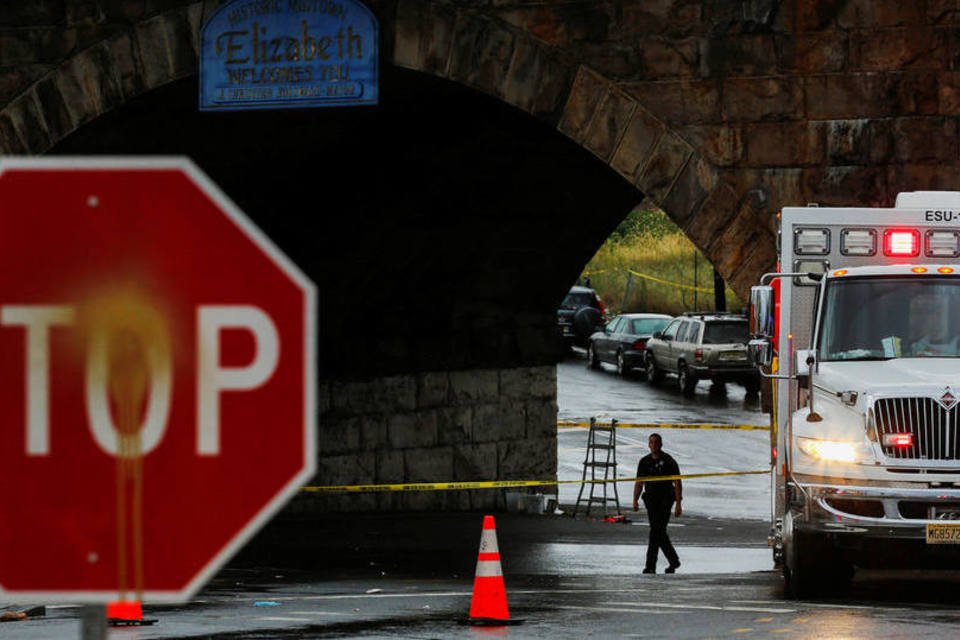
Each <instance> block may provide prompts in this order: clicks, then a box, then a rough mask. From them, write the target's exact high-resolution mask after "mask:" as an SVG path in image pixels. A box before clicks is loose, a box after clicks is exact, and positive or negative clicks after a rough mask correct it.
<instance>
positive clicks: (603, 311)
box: [597, 296, 607, 318]
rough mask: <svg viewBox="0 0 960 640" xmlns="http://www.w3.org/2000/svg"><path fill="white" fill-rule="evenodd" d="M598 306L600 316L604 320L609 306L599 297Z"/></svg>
mask: <svg viewBox="0 0 960 640" xmlns="http://www.w3.org/2000/svg"><path fill="white" fill-rule="evenodd" d="M597 304H598V305H599V306H600V315H601V316H603V317H604V318H606V317H607V305H605V304H603V300H602V299H601V298H600V296H597Z"/></svg>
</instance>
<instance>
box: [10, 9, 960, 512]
mask: <svg viewBox="0 0 960 640" xmlns="http://www.w3.org/2000/svg"><path fill="white" fill-rule="evenodd" d="M219 4H220V2H219V1H218V0H48V1H45V2H33V1H28V0H13V1H11V2H4V3H0V153H4V154H42V153H46V152H48V151H50V150H51V149H54V148H55V147H56V145H57V144H58V143H61V142H62V141H64V140H65V139H67V138H68V137H69V136H71V134H74V133H76V132H82V131H83V130H84V128H85V127H90V126H91V125H92V124H93V123H95V122H96V121H97V120H98V119H99V118H101V117H102V116H105V115H108V114H110V113H112V112H115V111H117V110H120V109H122V108H124V106H125V105H128V104H130V103H131V102H134V101H137V100H141V99H149V97H150V96H151V95H158V93H157V92H158V91H160V90H162V89H163V88H164V87H167V86H170V85H175V84H177V83H178V82H183V81H184V80H188V79H190V78H192V77H194V76H195V75H196V73H197V64H198V34H199V31H200V27H201V25H202V24H203V21H204V18H205V16H208V15H209V14H210V13H211V12H212V11H213V10H214V9H215V8H216V7H217V6H219ZM368 4H369V6H370V7H371V9H372V10H373V11H374V12H375V13H376V15H377V16H378V18H379V20H380V33H381V43H380V48H381V55H382V60H381V62H382V66H392V67H393V68H396V69H406V70H413V71H416V72H420V73H422V74H428V75H430V76H435V77H437V78H440V79H444V80H445V81H450V82H452V83H456V84H457V85H461V86H465V87H469V88H470V89H473V90H477V91H480V92H482V93H484V94H486V95H488V96H492V97H493V98H495V99H496V100H499V101H501V102H502V103H505V104H507V105H509V106H510V107H511V108H514V109H515V110H516V111H517V112H518V113H521V114H525V117H530V118H531V119H530V122H531V126H533V125H534V124H535V125H537V126H541V125H544V124H545V125H547V126H548V127H549V128H550V130H551V132H553V131H555V132H558V135H560V136H564V137H565V138H566V139H569V140H571V141H573V143H575V145H579V148H578V149H577V151H578V152H579V151H580V149H582V150H584V154H590V156H591V157H594V158H597V159H598V161H599V162H600V163H602V164H603V165H604V166H603V167H602V168H603V169H604V170H606V169H609V173H610V175H611V176H614V178H615V179H617V180H622V181H623V182H622V184H623V185H626V186H627V187H628V188H629V189H631V190H635V192H636V201H637V202H639V201H640V200H641V199H642V198H647V199H649V200H650V201H651V202H653V203H655V204H657V205H659V206H660V207H662V208H663V209H664V210H665V211H666V212H667V213H668V214H669V215H670V216H671V217H672V218H673V220H675V221H676V222H677V224H678V225H680V226H681V228H683V230H684V231H685V232H686V233H687V235H688V236H689V237H690V238H691V239H692V240H693V242H694V243H696V244H697V245H698V246H699V247H700V248H701V249H702V250H703V251H704V252H705V254H706V255H707V256H708V257H709V258H710V260H711V261H712V262H713V263H714V264H715V265H716V267H717V269H718V270H719V271H720V273H721V274H722V275H723V276H724V278H725V279H726V280H727V281H728V282H729V283H730V284H731V286H732V287H733V289H734V290H735V291H736V292H737V293H738V294H739V295H740V296H741V297H744V296H745V295H746V294H747V292H748V290H749V287H750V285H751V284H753V283H755V282H756V281H757V279H758V277H759V275H760V274H762V273H763V272H765V271H767V270H769V269H770V268H771V267H772V266H773V262H774V247H775V232H776V229H775V219H776V217H775V216H776V212H777V211H778V210H779V209H780V208H781V207H782V206H785V205H793V204H802V203H806V202H819V203H822V204H831V205H850V204H871V205H888V204H890V203H892V202H893V199H894V198H895V195H896V193H897V192H899V191H906V190H918V189H953V190H956V189H960V127H958V124H957V114H958V112H960V39H958V37H957V34H958V28H960V0H914V1H912V2H893V1H879V0H563V1H560V0H535V1H534V0H480V1H477V2H466V1H463V0H370V1H369V3H368ZM158 99H160V100H162V99H163V98H158ZM161 106H162V105H161ZM278 117H282V115H281V116H278ZM473 124H474V123H471V122H470V121H465V122H464V123H463V125H462V126H463V127H465V128H469V127H471V126H473ZM632 194H633V191H631V195H632ZM501 213H502V212H501ZM591 213H592V215H591V217H590V222H589V224H592V225H594V226H593V227H591V230H590V233H588V234H581V236H582V238H583V239H582V240H581V241H580V243H579V244H577V243H575V242H573V243H570V246H568V247H566V248H567V249H568V250H566V252H565V253H563V256H562V260H561V259H560V258H551V257H550V255H549V254H548V253H547V252H546V249H545V248H543V246H544V245H534V244H533V241H532V240H529V238H531V237H533V236H534V235H535V234H536V232H537V230H538V229H539V228H540V227H542V224H541V221H540V219H536V221H535V222H534V223H531V222H530V221H529V220H526V219H525V218H524V215H525V213H524V211H523V210H522V208H518V210H517V211H516V212H513V211H509V212H507V214H506V215H503V216H502V217H501V218H498V219H497V222H496V224H497V225H498V226H502V227H503V233H504V235H505V236H506V237H508V238H510V239H511V242H513V243H515V246H511V249H515V250H514V251H513V253H509V254H505V255H507V256H508V257H510V256H513V257H514V261H513V262H510V261H509V260H506V259H501V257H500V256H499V255H497V256H495V257H494V258H488V262H487V263H485V265H484V273H483V274H482V275H477V276H476V279H477V280H480V279H482V280H483V283H481V284H483V287H481V288H482V289H484V290H485V291H489V292H490V293H489V300H485V302H486V303H487V304H486V305H485V307H484V308H485V309H492V310H493V312H492V313H491V315H490V317H489V318H485V319H484V320H483V322H484V324H483V326H479V325H477V324H476V323H475V324H474V325H470V324H469V323H467V322H466V320H464V319H465V318H466V319H468V320H470V321H473V320H475V316H476V314H471V313H467V312H464V311H463V310H465V309H466V310H469V309H470V308H471V304H474V301H473V300H472V299H466V297H465V298H464V299H463V300H454V303H452V304H451V305H450V308H451V309H456V310H458V311H457V312H456V313H454V312H451V314H450V316H451V317H450V318H441V320H444V321H445V322H446V325H443V323H441V326H454V325H456V323H457V322H461V321H463V322H464V323H465V324H464V326H465V327H466V328H465V329H463V331H462V335H461V336H459V337H458V340H460V342H461V343H463V344H477V345H479V346H478V347H477V348H476V350H475V351H473V352H465V351H462V350H460V351H458V350H456V349H455V348H453V347H452V345H453V342H452V339H451V338H449V337H448V336H446V335H445V334H443V332H439V333H440V334H441V335H439V337H438V335H437V333H433V334H429V335H426V336H414V337H415V338H419V339H423V342H422V343H418V342H416V340H414V339H413V338H411V336H408V335H405V334H404V335H399V336H390V338H391V339H393V340H394V341H395V342H396V343H397V344H396V345H394V346H395V348H394V349H393V351H394V352H396V353H398V354H418V355H421V356H422V357H421V358H419V359H417V362H416V363H410V364H409V365H408V366H407V367H406V369H404V367H403V366H400V365H397V364H396V363H397V362H406V361H407V360H405V356H404V357H400V356H397V357H396V358H394V359H393V360H392V361H391V362H392V363H393V364H391V366H390V367H389V368H387V369H388V370H384V371H381V372H379V373H378V372H376V371H373V372H371V371H367V370H363V371H361V370H356V371H351V370H350V369H349V363H348V364H346V365H344V366H345V367H346V369H345V370H343V371H337V372H336V373H335V374H331V375H328V376H326V377H324V378H323V382H322V387H321V397H322V402H321V415H320V418H321V422H320V424H321V433H320V439H319V440H320V442H319V445H320V451H319V456H320V469H321V470H320V473H319V474H318V477H317V478H316V479H315V480H316V482H315V484H318V485H321V484H322V485H329V484H341V483H364V484H368V483H373V482H377V483H379V482H421V481H428V480H451V479H452V480H486V479H493V478H521V479H529V478H543V477H550V476H551V474H554V473H555V464H556V463H555V452H554V449H555V432H554V427H553V423H554V420H555V412H556V405H555V382H554V379H553V375H554V374H553V369H552V367H551V366H550V356H549V355H548V352H549V350H548V348H547V345H548V344H549V342H550V337H551V336H550V335H549V334H548V332H549V331H550V330H552V329H553V328H554V318H553V313H554V307H555V305H556V302H557V300H559V299H560V297H561V296H562V294H563V292H564V290H565V289H566V288H567V287H568V286H569V284H570V281H571V280H572V278H573V277H575V275H576V273H578V272H579V269H580V268H581V267H582V265H583V264H585V263H586V261H587V260H588V259H589V257H590V256H591V255H592V253H593V252H594V251H595V249H596V248H597V246H598V244H599V242H600V241H601V240H602V237H601V236H602V234H601V232H603V231H606V233H609V230H610V229H612V228H613V227H615V225H616V224H617V222H618V221H619V219H620V218H622V215H623V214H624V213H625V211H621V210H618V209H615V208H610V209H609V210H602V211H596V212H591ZM526 215H533V214H532V213H527V214H526ZM540 215H542V212H541V213H540ZM618 216H619V217H618ZM479 219H481V220H482V219H483V218H479ZM562 222H563V221H560V223H558V224H557V225H556V227H557V228H558V229H563V224H561V223H562ZM567 222H568V223H570V224H571V225H573V224H581V225H582V224H583V222H582V221H567ZM478 224H482V222H481V223H478ZM511 225H515V226H513V227H511ZM498 228H499V227H498ZM573 228H577V227H573ZM464 231H465V230H464V229H461V228H452V231H451V233H453V234H457V237H461V238H462V237H463V236H464V235H466V234H465V233H464ZM393 233H396V231H393ZM557 233H558V234H559V233H560V232H559V231H558V232H557ZM569 236H570V234H567V236H565V237H566V238H567V239H568V240H569ZM488 237H494V234H489V235H488ZM525 238H526V239H525ZM525 242H526V243H527V244H524V243H525ZM432 244H433V245H435V246H443V245H444V242H443V238H438V239H437V241H436V242H433V243H432ZM546 244H551V245H552V244H554V243H550V242H547V243H546ZM489 246H490V247H491V250H489V251H486V252H485V253H486V255H493V250H494V249H496V248H497V244H496V243H495V242H490V245H489ZM428 248H429V247H428ZM412 255H419V254H412ZM517 256H531V257H527V258H523V257H517ZM367 257H368V256H358V262H362V260H361V258H363V259H365V258H367ZM455 257H456V256H452V255H444V256H443V258H444V260H447V261H449V262H450V264H451V265H453V267H452V268H451V270H457V271H458V272H459V273H470V269H471V267H472V266H473V267H475V265H472V266H471V265H456V264H454V263H455ZM551 259H555V260H556V261H557V262H550V260H551ZM439 263H442V264H446V263H445V262H444V261H443V260H441V261H439ZM508 263H509V264H508ZM416 268H417V265H416V264H415V263H411V264H410V265H407V269H409V270H410V272H411V273H412V272H414V271H415V270H416ZM424 269H426V268H424ZM498 270H499V271H498ZM517 273H523V274H525V275H527V276H531V275H532V276H535V277H536V278H538V281H539V282H540V283H541V284H542V287H541V289H542V291H540V292H537V295H539V296H540V297H538V298H537V299H536V301H535V303H534V304H532V306H535V308H531V309H526V310H525V311H524V313H526V314H527V315H525V316H524V318H525V319H524V320H523V322H522V323H520V325H518V324H517V321H516V319H515V317H514V315H515V314H514V313H513V312H514V311H515V306H514V304H515V300H516V298H517V297H518V295H520V294H519V293H518V292H517V291H515V290H514V289H513V288H512V285H511V283H512V282H513V276H514V275H516V274H517ZM411 279H412V280H415V278H411ZM349 284H350V283H348V285H349ZM345 288H347V289H349V287H348V286H345ZM456 295H457V292H456V291H454V292H452V293H451V296H456ZM463 295H464V296H466V295H467V294H463ZM455 321H456V322H455ZM475 325H476V326H475ZM457 326H459V325H457ZM518 326H519V328H518ZM505 327H506V330H504V328H505ZM324 330H328V329H324V328H323V327H321V331H324ZM415 330H416V327H413V328H411V329H410V332H411V333H414V332H415ZM481 335H482V336H486V337H483V338H482V339H478V336H481ZM421 344H425V345H428V348H423V347H422V346H417V347H414V346H411V345H421ZM494 344H499V345H500V348H499V350H494V349H491V348H489V347H490V345H494ZM429 345H433V346H429ZM494 351H496V355H497V361H496V363H495V364H491V363H490V361H489V360H484V359H483V358H484V357H487V356H488V355H489V354H490V353H492V352H494ZM450 353H455V354H457V355H458V356H462V358H463V361H458V362H456V363H449V362H446V361H444V360H443V358H444V357H445V356H446V354H450ZM464 353H466V355H463V354H464ZM371 361H372V362H377V361H376V360H375V359H372V360H371ZM431 362H441V363H442V364H438V365H434V367H433V368H431V366H430V363H431ZM434 369H439V370H434ZM500 500H502V495H501V494H500V493H499V492H496V491H490V492H435V493H431V494H414V493H410V494H361V495H350V496H316V495H311V496H304V497H302V498H300V499H298V500H297V501H295V504H294V507H293V509H294V510H301V511H308V512H312V511H315V510H317V509H324V508H337V509H371V508H386V509H421V508H435V507H446V508H463V509H467V508H470V509H472V508H481V507H483V508H487V507H494V506H499V505H501V504H502V503H501V502H500Z"/></svg>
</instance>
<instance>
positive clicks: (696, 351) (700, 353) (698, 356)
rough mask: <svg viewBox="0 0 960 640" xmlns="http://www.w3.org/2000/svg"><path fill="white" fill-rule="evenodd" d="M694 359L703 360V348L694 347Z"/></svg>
mask: <svg viewBox="0 0 960 640" xmlns="http://www.w3.org/2000/svg"><path fill="white" fill-rule="evenodd" d="M693 359H694V360H696V361H697V362H703V349H694V350H693Z"/></svg>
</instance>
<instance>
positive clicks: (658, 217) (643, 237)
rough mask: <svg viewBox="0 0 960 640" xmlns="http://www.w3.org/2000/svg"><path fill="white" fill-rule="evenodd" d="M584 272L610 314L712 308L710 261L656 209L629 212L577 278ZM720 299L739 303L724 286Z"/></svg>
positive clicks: (735, 308) (738, 305)
mask: <svg viewBox="0 0 960 640" xmlns="http://www.w3.org/2000/svg"><path fill="white" fill-rule="evenodd" d="M630 271H635V272H637V273H641V274H644V275H647V276H651V277H652V278H656V279H658V280H664V281H667V282H668V283H674V284H680V285H686V286H687V287H694V286H696V287H697V288H700V289H703V290H702V291H692V290H690V289H685V288H682V287H677V286H671V285H670V284H664V283H662V282H657V281H654V280H650V279H647V278H641V277H638V276H636V275H633V276H631V275H630V274H629V272H630ZM586 276H589V277H590V284H591V286H592V287H593V288H594V289H596V290H597V293H598V294H599V295H600V297H601V298H603V300H604V302H605V303H606V304H607V306H608V308H609V309H610V310H611V311H612V312H613V313H621V312H649V313H669V314H673V315H676V314H680V313H683V312H684V311H699V310H709V309H713V308H714V304H713V302H714V301H713V266H712V265H711V264H710V263H709V262H708V261H707V260H706V258H704V257H703V255H702V254H701V253H700V252H699V250H698V249H697V248H696V247H695V246H694V245H693V243H692V242H690V240H689V239H688V238H687V237H686V236H685V235H684V234H683V232H682V231H680V229H679V228H678V227H677V226H676V225H674V224H673V222H672V221H670V219H669V218H667V216H666V215H665V214H664V213H663V212H662V211H659V210H642V209H641V208H639V207H638V208H636V209H634V210H633V211H631V212H630V214H629V215H628V216H627V218H626V219H625V220H624V221H623V223H621V224H620V226H619V227H617V230H616V231H614V233H613V234H611V236H610V237H609V238H608V239H607V241H606V242H605V243H604V245H603V246H602V247H601V248H600V250H599V251H597V253H596V255H595V256H594V257H593V258H592V259H591V260H590V262H589V263H587V266H586V268H584V270H583V273H582V274H581V279H580V281H581V282H583V278H584V277H586ZM726 299H727V300H726V301H727V309H728V310H729V311H738V310H740V309H742V307H743V305H742V303H741V302H740V301H739V300H738V299H737V297H736V296H735V295H734V293H733V291H731V290H730V288H729V287H728V288H727V289H726Z"/></svg>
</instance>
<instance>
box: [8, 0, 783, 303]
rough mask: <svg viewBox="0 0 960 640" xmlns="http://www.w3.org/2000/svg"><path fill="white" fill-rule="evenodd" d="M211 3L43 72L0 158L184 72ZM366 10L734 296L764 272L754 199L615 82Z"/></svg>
mask: <svg viewBox="0 0 960 640" xmlns="http://www.w3.org/2000/svg"><path fill="white" fill-rule="evenodd" d="M217 4H218V3H216V2H209V1H206V2H204V1H195V2H188V3H184V4H183V6H180V7H176V8H173V9H170V10H168V11H166V12H163V13H160V14H157V15H152V16H144V17H143V18H142V19H140V20H134V21H131V22H130V23H129V24H128V25H125V28H123V29H121V30H114V31H115V32H113V33H111V34H110V35H106V37H104V38H102V39H100V40H95V41H93V42H90V43H88V44H87V46H85V47H83V48H80V49H78V50H76V52H75V53H73V54H72V55H70V56H69V57H66V58H65V59H63V60H61V61H59V64H57V65H56V66H51V67H50V68H49V69H48V70H47V71H46V72H45V73H43V74H42V75H41V76H40V77H38V78H36V79H35V80H33V81H32V82H31V83H29V84H27V85H25V86H24V87H23V90H22V91H21V93H20V94H19V95H18V96H17V97H15V98H14V99H13V100H11V101H10V102H9V103H7V104H6V105H5V106H3V108H2V110H0V151H2V152H5V153H14V154H40V153H44V152H45V151H46V150H47V149H49V148H50V147H52V146H53V145H55V144H56V143H57V142H58V141H59V140H62V139H63V138H64V137H65V136H67V135H68V134H70V133H71V132H72V131H75V130H76V129H77V128H79V127H82V126H83V125H84V124H85V123H88V122H90V121H92V120H93V119H95V118H96V117H98V116H100V115H102V114H104V113H106V112H108V111H110V110H111V109H113V108H115V107H117V106H119V105H121V104H123V103H125V102H126V101H129V100H131V99H133V98H135V97H137V96H139V95H142V94H143V93H145V92H148V91H150V90H152V89H155V88H157V87H160V86H162V85H164V84H166V83H169V82H171V81H174V80H178V79H181V78H184V77H187V76H190V75H193V74H195V73H196V70H197V64H198V62H197V60H198V49H199V47H198V38H199V31H200V27H201V25H202V23H203V18H204V16H205V15H208V14H209V13H210V12H211V11H212V10H213V9H214V8H215V7H216V6H217ZM388 4H389V3H388ZM377 8H378V9H379V10H380V13H381V22H382V23H383V24H382V32H383V43H382V46H383V47H384V49H385V51H387V52H388V53H387V56H390V57H392V62H393V64H395V65H397V66H399V67H403V68H408V69H413V70H416V71H420V72H424V73H428V74H432V75H436V76H439V77H442V78H446V79H449V80H451V81H454V82H457V83H461V84H464V85H466V86H469V87H472V88H475V89H479V90H481V91H483V92H485V93H488V94H490V95H492V96H494V97H496V98H498V99H500V100H503V101H504V102H506V103H507V104H510V105H512V106H514V107H516V108H518V109H520V110H521V111H524V112H526V113H528V114H530V115H531V116H533V117H535V118H538V119H540V120H542V121H544V122H547V123H548V124H550V125H551V126H556V127H557V128H558V129H559V131H561V132H562V133H564V134H565V135H567V136H569V137H570V138H571V139H573V140H574V141H576V142H577V143H578V144H580V145H581V146H583V147H584V148H585V149H587V150H589V151H590V152H591V153H593V154H594V155H596V156H597V157H599V158H600V159H601V160H603V161H604V162H606V163H607V164H608V166H610V167H611V168H612V169H613V170H615V171H616V172H617V173H618V174H619V175H621V176H622V177H623V178H624V179H625V180H627V181H628V182H629V183H630V184H631V185H634V186H635V187H636V188H637V189H638V190H639V191H640V192H641V193H642V194H644V196H645V197H647V198H649V199H650V200H651V201H652V202H653V203H654V204H656V205H658V206H659V207H661V208H662V209H663V210H664V211H666V212H667V214H668V215H669V216H670V217H671V218H672V219H673V220H674V221H675V222H676V223H677V224H678V226H680V228H681V229H683V230H684V232H685V233H687V235H688V236H689V237H690V238H691V239H692V240H693V242H694V243H695V244H696V245H697V246H698V247H699V248H700V249H701V250H703V251H704V253H705V254H706V256H707V257H708V258H709V259H710V260H711V261H712V262H713V263H714V264H715V265H716V266H717V268H718V270H719V271H720V273H721V274H722V275H723V276H724V277H725V278H726V279H727V280H728V281H729V282H730V284H731V286H732V287H733V289H734V290H735V291H737V293H738V294H740V295H741V296H742V295H744V294H745V292H746V291H747V290H748V289H749V286H750V284H751V283H752V282H753V281H754V280H755V278H756V275H757V274H758V273H762V272H763V271H764V270H766V269H767V268H768V267H769V266H770V265H771V264H772V262H773V246H774V243H773V237H772V233H770V227H769V222H768V220H769V216H768V215H767V210H766V208H764V207H763V205H764V204H766V197H765V196H764V195H763V193H762V192H760V191H757V192H756V193H755V194H754V195H759V196H760V197H759V198H757V197H747V196H748V195H749V194H747V195H744V194H742V193H739V192H738V191H737V189H735V188H734V187H733V186H732V185H731V184H729V183H727V182H725V181H724V180H723V179H722V178H721V175H720V173H719V172H718V170H717V169H716V167H714V166H713V165H712V164H711V163H710V162H708V161H707V160H706V159H705V158H704V157H703V155H702V154H701V153H700V152H699V151H698V150H697V149H696V148H694V147H693V146H692V145H691V144H689V143H688V142H687V141H686V140H684V139H683V137H681V136H680V135H678V134H677V133H676V132H674V131H672V130H671V129H670V127H668V126H667V125H666V124H664V122H662V121H661V120H660V119H658V118H657V117H655V116H654V115H653V114H652V113H650V112H649V111H648V110H647V109H645V108H644V107H643V106H642V105H641V104H640V103H639V101H638V100H637V99H636V98H635V97H633V96H631V95H630V94H628V93H627V92H625V91H623V90H622V89H621V88H620V87H619V86H618V84H617V82H616V81H614V80H611V79H608V78H606V77H604V76H603V75H601V74H600V73H597V72H596V71H593V70H592V69H590V68H589V67H588V66H585V65H583V64H580V63H579V62H578V61H577V60H576V59H575V57H574V56H572V55H571V54H570V53H568V52H565V51H563V50H562V49H559V48H557V47H554V46H550V45H548V44H547V43H545V42H544V41H543V40H542V39H540V38H537V37H535V36H534V35H532V34H531V33H530V32H528V31H525V30H524V29H522V28H520V27H517V26H513V25H511V24H509V23H507V22H505V21H504V20H501V19H499V18H497V17H491V16H489V15H486V14H484V13H483V12H481V11H475V10H471V9H468V8H464V7H458V6H454V5H449V4H446V3H442V2H432V1H430V0H402V1H400V2H399V3H398V4H397V5H396V7H390V6H388V7H377ZM130 17H133V18H136V17H138V16H137V15H136V14H135V13H134V14H133V15H132V16H130ZM391 21H392V24H391ZM638 199H639V198H638Z"/></svg>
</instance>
